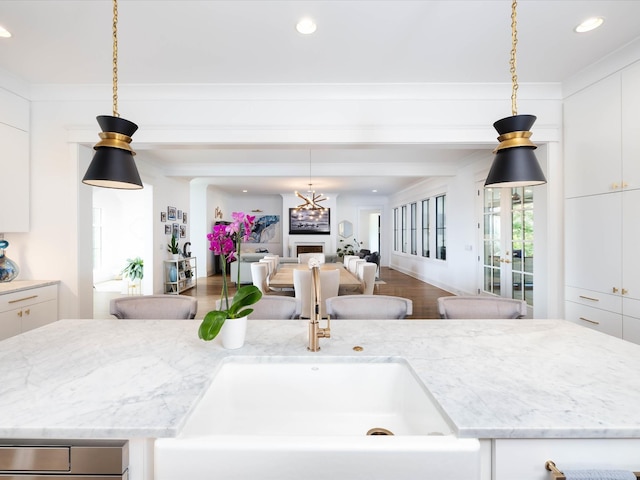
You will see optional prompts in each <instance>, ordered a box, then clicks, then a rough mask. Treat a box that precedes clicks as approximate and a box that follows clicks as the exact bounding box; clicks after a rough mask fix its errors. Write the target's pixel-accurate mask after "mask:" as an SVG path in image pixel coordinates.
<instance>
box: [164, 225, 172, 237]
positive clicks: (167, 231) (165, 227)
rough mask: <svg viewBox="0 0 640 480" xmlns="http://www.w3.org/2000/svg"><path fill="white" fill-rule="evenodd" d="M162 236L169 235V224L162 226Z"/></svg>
mask: <svg viewBox="0 0 640 480" xmlns="http://www.w3.org/2000/svg"><path fill="white" fill-rule="evenodd" d="M164 234H165V235H171V224H169V223H167V224H166V225H165V226H164Z"/></svg>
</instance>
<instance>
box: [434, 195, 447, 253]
mask: <svg viewBox="0 0 640 480" xmlns="http://www.w3.org/2000/svg"><path fill="white" fill-rule="evenodd" d="M436 258H437V259H439V260H446V259H447V216H446V212H445V195H440V196H438V197H436Z"/></svg>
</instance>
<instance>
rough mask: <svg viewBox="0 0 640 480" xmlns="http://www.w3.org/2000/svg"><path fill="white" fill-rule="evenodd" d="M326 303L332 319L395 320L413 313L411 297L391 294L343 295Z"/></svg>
mask: <svg viewBox="0 0 640 480" xmlns="http://www.w3.org/2000/svg"><path fill="white" fill-rule="evenodd" d="M326 303H327V313H328V314H329V317H330V318H332V319H334V318H336V319H351V320H394V319H402V318H405V317H406V316H407V315H411V314H412V313H413V302H412V301H411V300H410V299H408V298H403V297H394V296H391V295H341V296H339V297H332V298H327V302H326Z"/></svg>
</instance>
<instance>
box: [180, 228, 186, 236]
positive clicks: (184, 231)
mask: <svg viewBox="0 0 640 480" xmlns="http://www.w3.org/2000/svg"><path fill="white" fill-rule="evenodd" d="M186 236H187V227H186V226H185V225H180V238H184V237H186Z"/></svg>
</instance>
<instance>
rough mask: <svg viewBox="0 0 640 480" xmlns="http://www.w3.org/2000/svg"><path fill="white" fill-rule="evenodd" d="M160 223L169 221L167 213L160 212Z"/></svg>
mask: <svg viewBox="0 0 640 480" xmlns="http://www.w3.org/2000/svg"><path fill="white" fill-rule="evenodd" d="M160 221H161V222H166V221H167V212H160Z"/></svg>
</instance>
